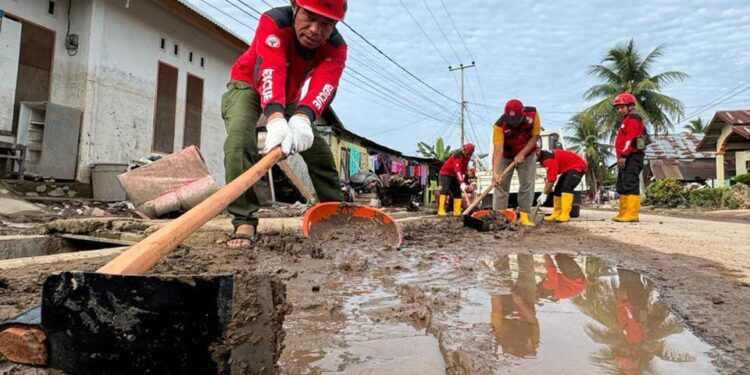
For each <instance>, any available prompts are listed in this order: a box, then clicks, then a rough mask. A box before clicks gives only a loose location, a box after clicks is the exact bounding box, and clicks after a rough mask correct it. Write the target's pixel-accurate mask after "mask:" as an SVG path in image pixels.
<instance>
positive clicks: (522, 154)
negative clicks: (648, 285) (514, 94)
mask: <svg viewBox="0 0 750 375" xmlns="http://www.w3.org/2000/svg"><path fill="white" fill-rule="evenodd" d="M493 129H494V130H493V132H492V145H493V150H492V171H493V177H492V182H493V184H494V185H495V186H496V188H495V192H494V193H493V201H492V209H494V210H504V209H506V208H508V196H509V195H510V182H511V179H512V178H513V171H511V172H510V174H508V175H507V176H505V178H504V179H502V178H500V176H501V174H502V172H503V170H505V168H507V167H508V165H510V163H513V162H515V167H513V169H514V170H516V171H518V182H519V187H518V210H519V211H520V213H521V215H520V216H521V218H520V220H519V222H520V223H521V225H523V226H527V227H533V226H534V222H533V221H531V220H529V212H531V204H532V202H533V201H534V179H535V178H536V154H535V153H534V150H535V149H536V147H537V141H538V140H539V135H540V134H541V131H542V124H541V122H540V120H539V114H538V113H537V111H536V108H534V107H525V106H524V105H523V103H522V102H521V101H520V100H518V99H511V100H508V102H507V103H505V113H504V114H503V115H502V116H501V117H500V118H499V119H498V120H497V121H496V122H495V125H494V126H493Z"/></svg>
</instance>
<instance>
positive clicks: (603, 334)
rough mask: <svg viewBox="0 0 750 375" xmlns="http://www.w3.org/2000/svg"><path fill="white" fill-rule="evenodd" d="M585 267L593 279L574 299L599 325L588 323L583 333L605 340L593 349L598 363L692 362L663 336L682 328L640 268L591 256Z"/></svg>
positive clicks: (628, 368)
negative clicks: (618, 266)
mask: <svg viewBox="0 0 750 375" xmlns="http://www.w3.org/2000/svg"><path fill="white" fill-rule="evenodd" d="M586 273H587V275H588V277H589V279H590V280H592V282H591V283H590V284H589V286H588V287H587V288H586V293H585V296H582V297H581V298H577V299H575V300H574V303H575V304H576V305H577V306H579V308H580V309H581V311H582V312H583V313H584V314H586V315H588V316H590V317H591V318H593V319H594V320H596V321H597V322H598V323H600V324H601V325H596V324H587V325H586V327H585V330H586V334H587V335H588V336H589V337H590V338H591V339H592V340H594V342H596V343H598V344H602V345H604V347H603V348H601V349H600V350H599V351H598V352H596V353H594V354H592V360H593V361H594V362H595V363H597V364H598V365H599V366H601V367H603V368H605V369H607V370H609V371H613V372H615V373H625V374H640V373H649V372H652V370H653V368H652V367H653V366H652V360H653V359H654V357H658V358H659V359H661V360H664V361H668V362H693V361H694V360H695V358H694V357H693V356H691V355H690V354H687V353H681V352H679V351H676V350H672V349H670V348H669V347H668V346H667V345H666V344H665V342H664V341H665V339H666V338H667V337H668V336H670V335H674V334H678V333H680V332H682V330H683V328H682V325H681V322H680V320H679V319H678V318H677V317H676V316H674V315H673V314H671V313H670V311H669V307H667V305H666V304H665V303H664V302H661V301H660V300H658V299H657V298H656V297H657V294H656V292H655V285H654V283H653V282H651V281H650V280H648V279H645V278H642V277H641V275H640V274H638V273H636V272H634V271H630V270H625V269H618V270H614V269H612V268H611V267H604V266H602V265H600V264H599V261H598V260H597V259H589V260H588V262H587V264H586Z"/></svg>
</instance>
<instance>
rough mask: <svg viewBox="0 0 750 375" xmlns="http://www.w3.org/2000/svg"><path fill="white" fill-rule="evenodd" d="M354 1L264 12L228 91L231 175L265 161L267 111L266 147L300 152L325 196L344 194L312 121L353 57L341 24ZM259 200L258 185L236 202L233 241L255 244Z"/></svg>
mask: <svg viewBox="0 0 750 375" xmlns="http://www.w3.org/2000/svg"><path fill="white" fill-rule="evenodd" d="M346 6H347V5H346V0H292V2H291V6H286V7H279V8H274V9H271V10H269V11H268V12H266V13H264V14H263V15H262V16H261V18H260V21H259V24H258V27H257V31H256V33H255V38H254V39H253V42H252V44H251V45H250V48H249V49H248V50H247V52H245V53H244V54H243V55H242V56H240V58H239V59H238V60H237V62H236V63H235V64H234V66H233V67H232V72H231V80H230V81H229V83H228V84H227V88H228V89H227V92H226V93H225V94H224V96H223V98H222V103H221V109H222V111H221V112H222V117H223V119H224V124H225V126H226V129H227V138H226V141H225V143H224V167H225V169H226V180H227V182H230V181H232V180H234V179H235V178H237V177H238V176H239V175H241V174H242V173H243V172H244V171H245V170H247V169H249V168H250V167H251V166H252V165H253V164H254V163H256V162H257V161H258V159H259V158H258V154H259V152H258V142H257V141H258V139H257V135H256V123H257V122H258V118H259V117H260V116H261V114H264V115H265V116H266V117H267V119H268V122H267V123H266V131H267V135H266V141H265V147H264V148H263V150H261V151H260V153H261V154H265V153H268V152H269V151H270V150H271V149H273V148H275V147H277V146H281V149H282V151H283V153H284V155H287V156H288V155H291V154H295V153H299V154H300V155H301V156H302V158H303V159H304V160H305V163H306V164H307V167H308V171H309V172H310V178H311V179H312V183H313V186H314V187H315V192H316V193H317V196H318V200H319V201H321V202H330V201H339V202H340V201H342V200H343V196H342V193H341V190H340V189H339V175H338V172H337V170H336V167H335V164H334V160H333V155H332V154H331V151H330V148H329V147H328V145H327V143H326V142H325V140H324V139H323V138H322V137H321V136H320V135H318V134H316V133H315V132H314V131H313V128H312V123H313V122H314V121H315V119H316V118H318V117H319V116H320V115H321V113H322V112H323V111H324V110H325V109H326V108H327V107H328V105H329V104H330V102H331V100H332V99H333V96H334V93H335V91H336V88H337V87H338V84H339V78H340V77H341V74H342V72H343V70H344V66H345V64H346V56H347V46H346V43H345V42H344V39H343V37H342V36H341V34H339V32H338V31H337V30H336V23H337V22H339V21H342V20H343V19H344V14H345V12H346ZM308 79H309V84H308V86H307V90H306V91H305V90H303V89H302V87H303V85H304V84H305V82H306V81H308ZM259 207H260V205H259V201H258V197H257V195H256V194H255V192H254V191H253V189H248V190H247V192H245V193H244V194H243V195H242V196H240V197H239V198H238V199H237V200H235V201H234V202H232V203H231V204H230V205H229V207H228V211H229V213H230V214H232V216H234V218H233V220H232V224H233V226H234V228H235V229H234V233H233V234H232V236H231V237H230V239H229V241H227V246H229V247H233V248H240V247H248V246H250V244H251V242H252V240H253V239H254V238H255V233H256V227H257V225H258V219H257V218H255V217H254V216H253V215H254V213H255V212H256V211H257V210H258V209H259Z"/></svg>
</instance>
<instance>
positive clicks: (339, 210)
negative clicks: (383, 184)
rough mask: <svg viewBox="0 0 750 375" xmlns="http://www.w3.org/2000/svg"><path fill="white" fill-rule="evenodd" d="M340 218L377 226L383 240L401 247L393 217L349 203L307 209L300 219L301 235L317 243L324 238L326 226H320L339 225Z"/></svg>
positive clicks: (377, 210) (398, 231) (324, 204)
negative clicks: (355, 219) (381, 232)
mask: <svg viewBox="0 0 750 375" xmlns="http://www.w3.org/2000/svg"><path fill="white" fill-rule="evenodd" d="M342 216H343V217H353V218H362V219H367V220H371V221H373V222H375V223H377V224H379V225H380V226H381V228H382V231H383V236H384V240H385V241H386V242H388V243H389V244H391V245H393V246H394V247H399V246H401V241H402V240H403V237H402V235H401V228H399V227H398V225H397V224H396V221H395V220H394V219H393V217H391V216H390V215H388V214H386V213H385V212H383V211H381V210H379V209H377V208H373V207H368V206H360V205H356V204H351V203H339V202H324V203H318V204H316V205H314V206H312V207H310V208H308V209H307V211H306V212H305V216H304V217H303V218H302V233H303V234H304V235H305V237H308V238H310V239H311V240H313V241H314V242H317V241H319V240H321V239H323V238H325V227H326V226H325V225H321V224H323V223H325V222H326V221H329V220H331V221H332V222H334V223H341V222H342V221H340V219H342ZM339 225H340V224H339ZM329 228H330V227H329Z"/></svg>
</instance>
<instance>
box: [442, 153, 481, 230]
mask: <svg viewBox="0 0 750 375" xmlns="http://www.w3.org/2000/svg"><path fill="white" fill-rule="evenodd" d="M473 154H474V144H472V143H467V144H465V145H464V147H462V148H461V151H457V152H456V153H454V154H453V155H451V157H449V158H448V160H446V161H445V163H443V167H442V168H440V198H439V199H438V215H440V216H445V215H447V213H446V212H445V201H446V199H447V197H448V194H450V195H451V197H452V198H453V216H459V215H461V193H465V192H466V190H467V189H468V187H469V185H468V184H467V172H468V168H469V161H470V160H471V156H472V155H473Z"/></svg>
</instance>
